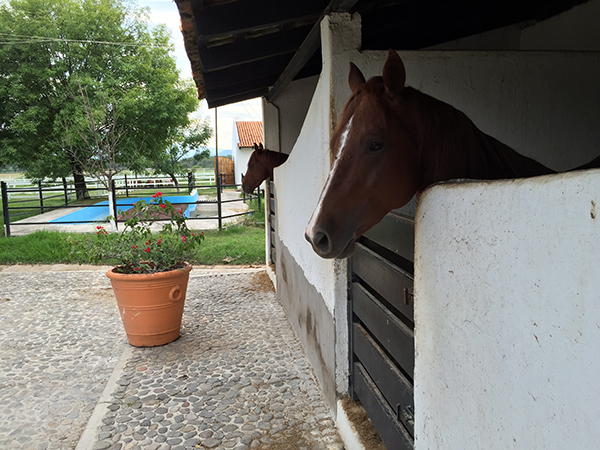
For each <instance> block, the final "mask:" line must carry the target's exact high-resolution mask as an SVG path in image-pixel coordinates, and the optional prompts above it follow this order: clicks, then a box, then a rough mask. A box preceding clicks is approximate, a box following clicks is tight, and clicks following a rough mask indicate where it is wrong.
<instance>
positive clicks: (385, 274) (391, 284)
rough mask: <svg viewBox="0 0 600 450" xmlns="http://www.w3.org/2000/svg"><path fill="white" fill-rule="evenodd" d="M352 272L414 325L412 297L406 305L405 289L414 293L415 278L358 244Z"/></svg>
mask: <svg viewBox="0 0 600 450" xmlns="http://www.w3.org/2000/svg"><path fill="white" fill-rule="evenodd" d="M352 270H353V271H354V273H356V275H358V276H359V277H360V278H361V279H362V280H363V281H364V282H366V283H367V284H368V285H369V286H370V287H371V288H372V289H374V290H375V291H376V292H377V293H378V294H379V295H381V296H382V297H383V298H385V299H386V300H387V301H388V302H390V303H391V304H392V305H393V306H394V307H395V308H396V309H398V311H399V312H400V313H402V314H403V315H404V316H405V317H406V318H408V319H409V320H410V321H411V322H412V323H414V317H413V316H414V311H413V306H414V305H413V302H412V297H410V301H409V304H408V305H407V304H406V303H405V289H406V290H407V293H410V294H412V292H413V277H412V275H410V274H409V273H408V272H405V271H404V270H402V269H401V268H399V267H397V266H395V265H394V264H392V263H391V262H389V261H387V260H386V259H385V258H383V257H381V256H380V255H378V254H377V253H375V252H373V251H372V250H369V249H368V248H366V247H365V246H364V245H362V244H360V243H357V244H356V246H355V250H354V257H353V259H352Z"/></svg>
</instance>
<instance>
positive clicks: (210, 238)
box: [0, 225, 265, 265]
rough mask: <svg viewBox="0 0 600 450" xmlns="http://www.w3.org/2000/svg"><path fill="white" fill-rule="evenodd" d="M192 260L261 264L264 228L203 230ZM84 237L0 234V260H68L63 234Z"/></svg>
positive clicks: (48, 262)
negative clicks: (3, 235) (201, 239)
mask: <svg viewBox="0 0 600 450" xmlns="http://www.w3.org/2000/svg"><path fill="white" fill-rule="evenodd" d="M204 235H205V237H206V239H205V240H204V242H203V243H202V245H200V247H199V249H198V251H197V253H196V258H195V260H193V261H190V262H191V263H192V264H210V265H214V264H264V263H265V230H264V228H261V227H256V226H248V225H234V226H231V227H228V228H225V229H223V230H222V231H218V230H211V231H205V232H204ZM68 237H71V239H85V237H86V235H85V234H77V233H60V232H57V231H37V232H35V233H32V234H29V235H26V236H13V237H10V238H0V264H58V263H72V262H73V261H72V259H71V256H70V250H71V247H70V245H69V244H68V243H67V238H68Z"/></svg>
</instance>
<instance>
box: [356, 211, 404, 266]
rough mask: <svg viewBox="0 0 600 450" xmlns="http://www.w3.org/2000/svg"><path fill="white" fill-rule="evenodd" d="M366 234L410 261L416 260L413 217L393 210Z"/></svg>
mask: <svg viewBox="0 0 600 450" xmlns="http://www.w3.org/2000/svg"><path fill="white" fill-rule="evenodd" d="M364 236H365V237H366V238H368V239H370V240H372V241H374V242H376V243H377V244H379V245H381V246H382V247H385V248H387V249H388V250H390V251H392V252H394V253H395V254H397V255H399V256H401V257H403V258H405V259H407V260H409V261H412V262H414V260H415V222H414V220H413V219H410V218H408V217H405V216H402V215H400V214H397V213H394V212H391V213H389V214H388V215H386V216H385V217H384V218H383V219H382V220H381V222H379V223H378V224H377V225H375V226H374V227H373V228H371V229H370V230H369V231H367V232H366V233H365V234H364Z"/></svg>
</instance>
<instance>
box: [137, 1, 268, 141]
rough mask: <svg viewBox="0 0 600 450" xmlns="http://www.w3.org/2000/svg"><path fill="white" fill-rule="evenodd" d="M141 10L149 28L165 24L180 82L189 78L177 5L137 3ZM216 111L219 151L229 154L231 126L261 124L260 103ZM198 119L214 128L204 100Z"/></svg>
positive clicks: (258, 100) (212, 111) (212, 115)
mask: <svg viewBox="0 0 600 450" xmlns="http://www.w3.org/2000/svg"><path fill="white" fill-rule="evenodd" d="M138 4H139V6H141V7H148V8H150V24H159V23H161V24H165V25H166V26H167V27H168V28H169V29H170V30H171V42H172V43H173V44H174V46H175V54H174V56H175V59H176V61H177V68H178V69H179V72H180V73H181V75H182V77H184V78H191V76H192V68H191V66H190V61H189V59H188V57H187V54H186V53H185V47H184V45H183V36H182V35H181V31H180V30H179V26H180V20H179V12H178V10H177V5H176V4H175V2H174V1H172V0H138ZM217 109H218V128H219V150H231V149H232V139H233V134H232V132H233V123H234V122H235V121H238V120H239V121H243V120H262V105H261V100H260V99H259V98H258V99H252V100H247V101H244V102H239V103H234V104H231V105H226V106H220V107H219V108H217ZM195 115H197V116H198V117H206V116H209V117H210V123H211V125H212V126H213V128H214V124H215V110H214V108H213V109H210V110H209V109H208V105H207V103H206V101H205V100H203V101H202V102H200V108H199V109H198V111H197V113H195ZM208 147H209V148H211V149H212V148H215V138H214V137H213V138H212V139H211V140H210V141H209V143H208Z"/></svg>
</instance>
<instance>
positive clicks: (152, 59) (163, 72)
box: [0, 0, 198, 197]
mask: <svg viewBox="0 0 600 450" xmlns="http://www.w3.org/2000/svg"><path fill="white" fill-rule="evenodd" d="M146 15H147V11H146V10H143V9H139V8H138V7H137V6H136V4H135V3H134V2H131V1H128V0H10V2H8V3H7V2H5V3H2V4H0V167H1V166H2V165H6V164H9V163H10V164H16V165H18V166H20V167H23V168H24V169H26V171H27V173H28V175H29V176H31V177H34V178H44V177H48V178H56V177H60V176H66V175H68V174H72V175H73V176H74V177H75V180H76V185H77V186H78V195H79V196H80V197H81V196H82V195H84V193H85V180H84V178H83V173H84V171H85V165H86V162H90V161H93V159H94V158H98V155H99V154H100V153H101V152H100V149H99V148H97V147H95V146H94V145H93V144H92V145H90V143H93V142H95V141H94V133H96V137H98V136H101V135H102V133H103V131H102V130H101V129H95V128H94V126H93V124H92V126H91V127H90V122H89V120H90V117H96V118H97V119H98V120H99V122H107V121H108V122H111V121H112V123H113V126H114V127H115V128H113V131H116V130H117V129H118V133H117V134H118V135H119V140H118V146H117V147H116V148H115V155H114V161H113V162H114V164H115V165H116V166H118V167H121V168H123V167H127V168H130V169H132V170H134V171H141V170H142V169H143V165H144V164H146V162H147V161H153V160H155V159H159V158H160V157H161V155H162V153H163V152H164V151H165V150H166V149H167V148H168V147H169V146H170V145H171V143H172V135H173V134H174V130H177V129H181V128H185V127H186V126H188V125H189V122H190V120H189V114H190V113H191V112H192V111H194V110H195V109H196V107H197V105H198V100H197V99H196V96H195V93H194V90H193V88H191V87H190V86H189V85H188V84H186V83H180V82H179V74H178V72H177V69H176V66H175V61H174V59H173V57H172V56H171V55H170V53H169V52H170V51H171V50H172V48H171V46H170V44H169V35H168V33H167V30H166V28H164V27H156V28H153V29H149V28H148V26H147V24H146V22H145V21H144V20H143V19H144V18H145V17H146ZM86 104H87V106H86ZM86 108H87V109H88V110H89V111H87V112H86ZM90 111H91V112H92V114H91V116H90V115H89V114H88V113H89V112H90ZM86 133H87V134H86ZM98 133H99V134H98ZM86 136H87V137H86Z"/></svg>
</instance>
